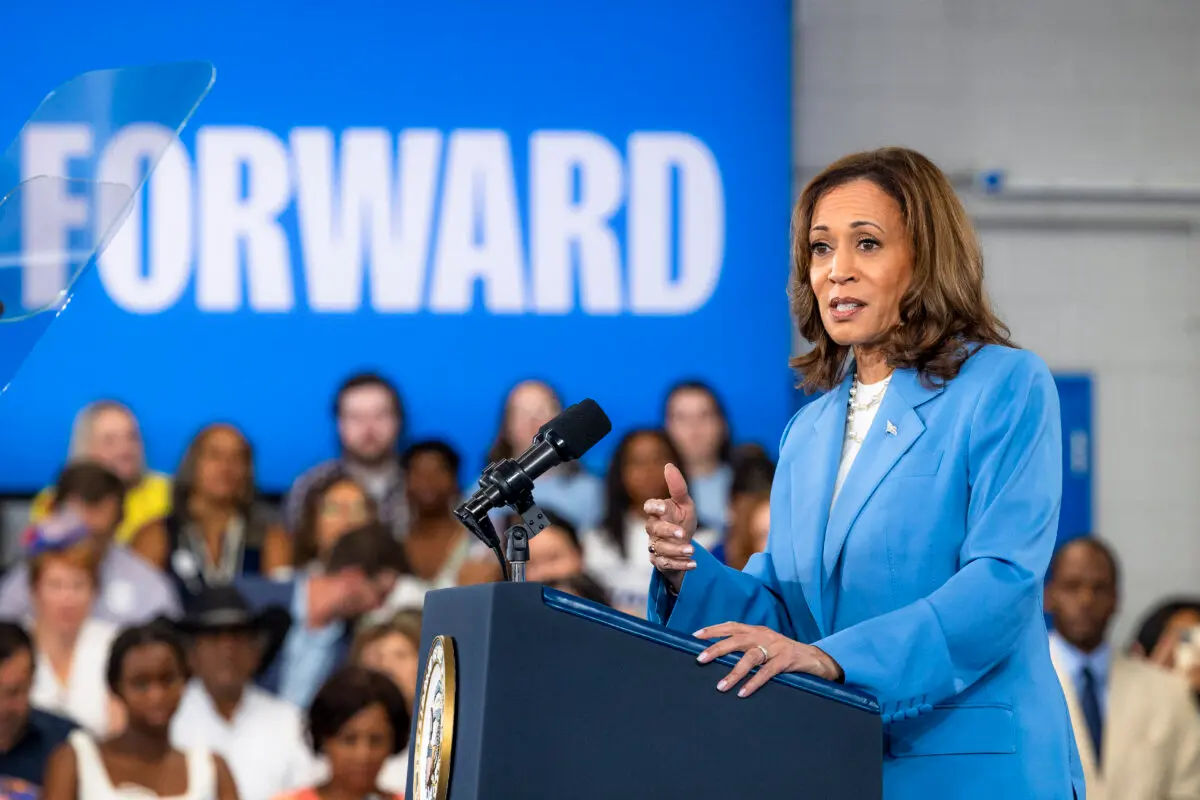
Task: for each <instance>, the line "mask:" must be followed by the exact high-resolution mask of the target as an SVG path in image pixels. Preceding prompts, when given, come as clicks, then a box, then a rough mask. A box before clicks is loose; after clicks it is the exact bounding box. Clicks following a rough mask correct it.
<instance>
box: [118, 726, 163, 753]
mask: <svg viewBox="0 0 1200 800" xmlns="http://www.w3.org/2000/svg"><path fill="white" fill-rule="evenodd" d="M112 744H113V745H114V746H115V747H116V748H117V749H118V750H120V751H121V752H123V753H130V754H132V755H136V756H137V757H138V758H140V759H142V760H145V761H161V760H162V759H164V758H166V757H167V754H168V753H170V752H171V738H170V736H169V735H168V733H167V731H165V730H159V729H158V728H143V727H140V726H138V725H135V724H134V723H133V722H132V721H130V723H129V724H128V725H126V726H125V730H124V731H122V732H121V733H120V734H118V735H117V736H116V738H114V739H113V740H112Z"/></svg>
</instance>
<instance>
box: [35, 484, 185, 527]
mask: <svg viewBox="0 0 1200 800" xmlns="http://www.w3.org/2000/svg"><path fill="white" fill-rule="evenodd" d="M53 501H54V488H53V487H49V486H48V487H46V488H45V489H42V491H40V492H38V496H37V497H35V498H33V511H32V512H30V514H29V520H30V522H39V521H40V520H41V519H42V518H43V517H45V516H46V515H47V514H49V513H50V504H51V503H52V502H53ZM170 513H171V479H170V478H168V477H167V476H166V475H163V474H161V473H158V472H147V473H146V475H145V476H144V477H143V478H142V480H141V482H140V483H139V484H138V485H137V486H135V487H133V488H132V489H130V490H129V491H128V492H126V493H125V517H124V519H122V520H121V526H120V527H119V528H117V542H119V543H120V544H129V541H130V540H131V539H132V538H133V536H134V534H136V533H137V532H138V531H140V530H141V529H142V528H144V527H145V526H146V525H148V524H149V523H151V522H155V521H156V520H160V519H162V518H163V517H165V516H167V515H168V514H170Z"/></svg>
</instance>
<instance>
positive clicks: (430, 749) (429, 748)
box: [412, 636, 457, 800]
mask: <svg viewBox="0 0 1200 800" xmlns="http://www.w3.org/2000/svg"><path fill="white" fill-rule="evenodd" d="M456 688H457V681H456V676H455V669H454V640H453V639H451V638H450V637H449V636H435V637H434V638H433V644H432V645H431V646H430V648H429V657H428V658H427V659H426V660H425V680H424V681H423V682H422V684H421V702H420V705H419V706H418V707H417V740H416V742H414V744H413V786H412V794H413V796H414V797H415V798H416V800H446V796H447V794H448V793H449V788H450V751H451V748H452V747H453V746H454V699H455V690H456Z"/></svg>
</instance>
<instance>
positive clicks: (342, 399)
mask: <svg viewBox="0 0 1200 800" xmlns="http://www.w3.org/2000/svg"><path fill="white" fill-rule="evenodd" d="M333 414H334V417H335V419H336V420H337V431H338V444H339V445H340V447H341V455H340V456H339V457H338V458H335V459H332V460H330V461H325V462H323V463H321V464H318V465H317V466H315V467H313V468H312V469H309V470H308V471H307V472H305V473H304V474H303V475H301V476H300V477H299V478H297V479H296V482H295V483H293V484H292V488H291V491H289V492H288V496H287V499H286V501H285V503H284V515H285V518H286V520H287V527H288V530H290V531H294V530H296V528H297V525H298V523H299V520H300V511H301V509H303V508H304V499H305V497H307V496H308V493H309V491H311V490H312V487H313V486H315V485H316V484H317V483H319V482H320V481H322V480H323V479H324V478H325V477H327V476H328V475H329V474H330V473H332V472H338V471H341V472H345V473H346V474H348V475H352V476H353V477H354V478H355V480H357V481H358V482H359V483H360V484H361V485H362V487H363V488H364V489H366V490H367V493H368V494H369V495H370V496H371V498H372V499H373V500H374V501H375V503H376V505H377V506H378V507H379V518H380V520H381V521H382V522H383V523H384V524H385V525H387V526H388V527H389V528H391V530H392V532H393V534H394V535H395V536H396V538H398V539H402V538H404V535H405V533H406V532H407V530H408V505H407V502H406V500H405V495H404V479H403V476H402V475H401V474H400V462H399V459H398V457H397V445H398V443H399V441H400V437H401V435H402V433H403V431H404V408H403V406H402V405H401V402H400V393H399V392H398V391H397V390H396V387H395V386H393V385H392V384H391V383H390V382H389V381H388V380H387V379H386V378H383V377H381V376H379V375H376V374H374V373H362V374H359V375H355V376H353V377H351V378H349V379H348V380H346V381H345V382H344V383H343V384H342V385H341V388H339V389H338V392H337V397H336V399H335V400H334V404H333Z"/></svg>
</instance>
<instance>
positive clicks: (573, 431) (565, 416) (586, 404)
mask: <svg viewBox="0 0 1200 800" xmlns="http://www.w3.org/2000/svg"><path fill="white" fill-rule="evenodd" d="M547 431H553V432H554V433H555V435H556V436H558V437H559V438H560V439H561V440H562V441H563V443H564V444H565V447H564V448H563V450H564V451H565V452H564V453H563V455H564V456H567V457H568V458H571V459H576V458H579V457H581V456H582V455H583V454H584V453H586V452H587V451H588V450H591V449H592V447H594V446H595V445H596V443H597V442H599V441H600V440H601V439H603V438H604V437H605V436H607V435H608V434H609V432H610V431H612V422H610V421H609V419H608V415H607V414H605V413H604V409H602V408H601V407H600V404H599V403H597V402H596V401H595V400H592V399H591V398H588V399H587V400H582V401H580V402H578V403H576V404H575V405H573V406H571V407H570V408H568V409H566V410H564V411H563V412H562V413H561V414H559V415H558V416H557V417H555V418H554V419H552V420H550V421H549V422H547V423H546V424H545V425H543V426H542V427H541V430H539V431H538V433H539V434H544V433H546V432H547Z"/></svg>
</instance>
